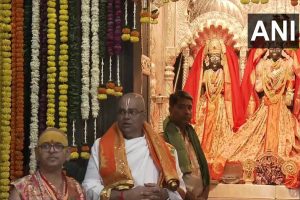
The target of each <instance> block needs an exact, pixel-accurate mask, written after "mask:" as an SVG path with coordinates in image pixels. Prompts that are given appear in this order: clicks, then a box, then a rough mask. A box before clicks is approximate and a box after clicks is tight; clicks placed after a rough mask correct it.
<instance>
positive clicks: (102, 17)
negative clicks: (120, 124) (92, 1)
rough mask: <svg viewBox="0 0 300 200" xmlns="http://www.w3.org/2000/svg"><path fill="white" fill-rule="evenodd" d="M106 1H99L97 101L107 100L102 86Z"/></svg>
mask: <svg viewBox="0 0 300 200" xmlns="http://www.w3.org/2000/svg"><path fill="white" fill-rule="evenodd" d="M106 8H107V5H106V1H100V6H99V56H100V58H101V70H100V86H99V88H98V99H99V100H105V99H107V94H106V86H105V84H104V58H105V55H106V43H105V42H106V23H107V22H106V15H107V12H106Z"/></svg>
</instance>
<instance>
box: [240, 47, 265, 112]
mask: <svg viewBox="0 0 300 200" xmlns="http://www.w3.org/2000/svg"><path fill="white" fill-rule="evenodd" d="M256 50H257V49H251V50H250V53H249V56H248V60H247V63H246V67H245V71H244V76H243V80H242V84H241V88H242V89H241V91H242V96H243V98H244V105H245V113H244V114H245V116H246V112H247V107H248V104H249V101H250V97H251V95H253V97H254V100H255V103H256V108H257V107H258V105H259V98H258V95H257V93H256V92H255V88H254V84H252V83H251V74H252V72H253V70H255V67H256V65H257V64H258V62H259V61H260V59H261V57H262V56H263V53H261V54H260V55H255V53H256Z"/></svg>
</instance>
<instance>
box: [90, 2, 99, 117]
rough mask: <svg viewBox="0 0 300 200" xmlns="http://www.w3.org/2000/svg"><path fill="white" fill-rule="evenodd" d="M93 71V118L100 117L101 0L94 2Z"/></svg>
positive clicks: (92, 9)
mask: <svg viewBox="0 0 300 200" xmlns="http://www.w3.org/2000/svg"><path fill="white" fill-rule="evenodd" d="M91 11H92V23H91V24H92V27H91V30H92V70H91V76H92V78H91V91H90V93H91V102H92V115H93V118H97V117H98V113H99V102H98V86H99V73H100V71H99V62H100V59H99V36H98V31H99V0H92V6H91Z"/></svg>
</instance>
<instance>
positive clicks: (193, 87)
mask: <svg viewBox="0 0 300 200" xmlns="http://www.w3.org/2000/svg"><path fill="white" fill-rule="evenodd" d="M226 58H227V64H228V68H229V73H230V79H231V102H232V114H233V122H234V127H233V128H234V129H235V130H236V129H237V128H238V127H240V126H241V125H242V124H243V123H244V121H245V118H244V109H245V106H244V104H243V100H242V97H241V91H240V84H239V83H240V82H239V65H238V57H237V56H236V54H235V52H234V49H233V48H232V47H226ZM203 59H204V47H201V48H200V50H199V52H198V54H197V56H196V58H195V60H194V63H193V66H192V69H191V70H190V72H189V76H188V78H187V80H186V83H185V86H184V88H183V90H184V91H186V92H188V93H189V94H190V95H191V96H192V97H193V100H194V103H193V110H192V114H193V116H192V120H191V122H192V123H193V124H195V120H196V108H197V102H198V100H199V99H198V97H199V91H200V90H199V89H200V88H199V87H200V86H201V82H202V74H203V73H202V70H203ZM225 93H226V91H225Z"/></svg>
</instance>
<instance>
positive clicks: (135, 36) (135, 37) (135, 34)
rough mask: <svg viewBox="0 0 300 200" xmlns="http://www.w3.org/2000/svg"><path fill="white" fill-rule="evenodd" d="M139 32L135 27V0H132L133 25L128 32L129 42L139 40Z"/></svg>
mask: <svg viewBox="0 0 300 200" xmlns="http://www.w3.org/2000/svg"><path fill="white" fill-rule="evenodd" d="M139 36H140V33H139V32H138V31H137V29H136V1H133V27H132V30H131V32H130V42H133V43H136V42H139V41H140V38H139Z"/></svg>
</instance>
